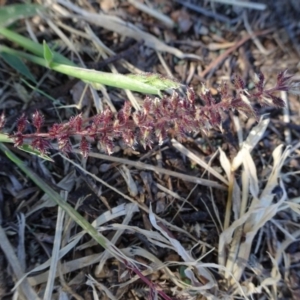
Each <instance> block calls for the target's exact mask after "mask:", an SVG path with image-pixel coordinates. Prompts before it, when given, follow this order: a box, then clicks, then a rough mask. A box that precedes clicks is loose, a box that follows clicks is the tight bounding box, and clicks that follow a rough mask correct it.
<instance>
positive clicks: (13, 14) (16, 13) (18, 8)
mask: <svg viewBox="0 0 300 300" xmlns="http://www.w3.org/2000/svg"><path fill="white" fill-rule="evenodd" d="M44 9H45V7H43V6H42V5H38V4H13V5H6V6H3V7H1V8H0V27H5V26H8V25H9V24H11V23H13V22H15V21H16V20H18V19H22V18H27V17H31V16H34V15H36V14H37V11H38V10H44Z"/></svg>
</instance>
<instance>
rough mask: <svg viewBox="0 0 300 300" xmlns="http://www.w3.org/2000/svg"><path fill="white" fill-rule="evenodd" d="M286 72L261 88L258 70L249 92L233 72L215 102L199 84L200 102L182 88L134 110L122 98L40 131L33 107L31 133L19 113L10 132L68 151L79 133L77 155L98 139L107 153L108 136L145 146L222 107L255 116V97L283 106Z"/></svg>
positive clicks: (42, 147) (202, 123)
mask: <svg viewBox="0 0 300 300" xmlns="http://www.w3.org/2000/svg"><path fill="white" fill-rule="evenodd" d="M290 79H291V76H289V75H287V73H286V72H281V73H280V74H279V75H278V77H277V84H276V86H275V87H273V88H271V89H265V79H264V76H263V75H262V74H258V75H257V82H256V89H255V91H254V92H253V93H249V92H248V91H247V90H246V88H245V83H244V82H243V80H242V79H241V78H240V77H238V76H237V77H235V79H234V82H233V83H234V87H235V90H236V93H235V95H234V96H232V95H231V93H230V92H229V88H228V86H227V84H226V83H223V84H222V85H221V86H220V89H219V93H220V99H221V100H220V101H219V102H217V101H216V99H215V98H214V97H213V96H212V94H211V93H210V91H209V90H208V89H206V88H205V87H204V86H203V88H202V93H201V94H200V95H199V96H200V98H201V100H202V101H203V102H204V105H203V106H201V105H196V104H195V94H194V91H193V89H192V88H188V89H187V91H186V96H185V97H182V96H180V95H179V94H178V93H177V92H175V91H174V93H173V95H172V96H164V97H163V98H162V99H159V98H155V99H152V98H150V97H146V99H145V101H144V104H143V107H142V108H141V109H140V110H138V111H134V112H133V109H132V107H131V104H130V102H125V104H124V106H123V108H122V109H121V110H120V111H119V112H118V113H117V114H113V113H112V111H111V110H109V109H106V110H104V111H103V112H102V113H100V114H97V115H95V116H94V117H92V118H91V119H89V120H84V119H83V118H82V115H81V114H79V115H77V116H75V117H72V118H71V119H70V120H69V122H66V123H61V124H54V125H53V126H52V127H51V128H49V130H48V132H46V133H43V132H41V128H42V126H43V122H44V118H43V116H42V115H41V113H39V112H38V111H37V112H36V113H34V114H33V116H32V120H31V124H32V125H33V126H34V127H35V129H36V131H35V133H30V134H25V133H24V132H25V129H26V126H27V123H28V122H29V121H28V120H27V118H26V117H25V116H24V115H22V116H21V117H20V118H19V120H18V124H17V132H16V133H14V134H12V135H11V137H12V138H13V139H14V141H15V146H21V145H23V144H24V141H25V139H26V142H27V140H28V139H29V140H31V145H32V146H33V147H34V148H35V149H37V150H39V151H41V152H42V153H46V151H47V149H49V148H50V146H51V142H52V141H55V140H56V141H57V143H58V147H59V150H61V151H63V152H70V151H72V146H71V142H70V137H72V136H73V137H74V136H77V137H80V141H81V142H80V149H81V152H82V155H83V156H85V157H86V156H88V153H89V149H90V143H91V142H93V141H98V142H100V144H101V145H102V147H103V149H105V151H106V152H107V153H109V154H111V153H112V152H113V147H114V141H115V140H117V139H120V138H121V139H123V141H124V142H125V143H126V144H127V145H128V146H130V147H133V146H134V145H135V144H137V143H139V144H141V145H143V146H144V147H145V148H146V147H151V145H152V144H153V143H154V142H155V141H159V142H161V141H162V140H164V139H165V138H166V137H167V136H168V134H170V133H172V135H173V136H176V137H177V138H178V139H181V138H182V137H184V136H185V135H186V134H187V133H189V132H193V131H199V130H202V131H207V130H209V129H210V128H214V127H219V126H220V125H221V122H222V119H223V116H224V112H226V111H229V110H237V111H240V112H243V113H245V114H246V115H252V116H255V117H256V116H257V114H256V112H255V110H254V109H253V107H252V104H251V102H253V101H254V100H256V101H258V102H259V103H260V104H261V105H270V106H275V107H283V106H284V101H283V100H282V99H281V98H279V97H278V96H277V95H276V93H277V92H278V91H288V89H289V86H290ZM3 126H4V115H2V116H1V117H0V130H1V128H2V127H3Z"/></svg>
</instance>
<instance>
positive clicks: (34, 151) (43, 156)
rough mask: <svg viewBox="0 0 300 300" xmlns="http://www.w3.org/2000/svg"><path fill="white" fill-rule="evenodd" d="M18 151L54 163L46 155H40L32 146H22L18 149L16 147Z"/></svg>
mask: <svg viewBox="0 0 300 300" xmlns="http://www.w3.org/2000/svg"><path fill="white" fill-rule="evenodd" d="M18 148H19V149H20V150H22V151H24V152H27V153H30V154H32V155H36V156H38V157H40V158H42V159H45V160H48V161H51V162H54V160H53V159H52V158H51V157H49V156H48V155H46V154H42V153H41V152H40V151H39V150H37V149H34V148H33V147H32V146H30V145H28V144H24V145H22V146H20V147H18Z"/></svg>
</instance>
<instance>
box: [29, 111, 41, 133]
mask: <svg viewBox="0 0 300 300" xmlns="http://www.w3.org/2000/svg"><path fill="white" fill-rule="evenodd" d="M43 123H44V116H43V115H42V114H41V113H40V112H39V111H38V110H36V111H35V113H34V114H33V115H32V124H33V126H34V127H35V128H36V131H37V132H40V129H41V126H42V125H43Z"/></svg>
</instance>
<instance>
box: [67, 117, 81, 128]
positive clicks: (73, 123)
mask: <svg viewBox="0 0 300 300" xmlns="http://www.w3.org/2000/svg"><path fill="white" fill-rule="evenodd" d="M69 126H70V127H71V128H72V129H74V130H75V131H80V130H81V126H82V114H79V115H77V116H75V117H71V118H70V120H69Z"/></svg>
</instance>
